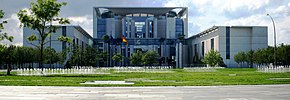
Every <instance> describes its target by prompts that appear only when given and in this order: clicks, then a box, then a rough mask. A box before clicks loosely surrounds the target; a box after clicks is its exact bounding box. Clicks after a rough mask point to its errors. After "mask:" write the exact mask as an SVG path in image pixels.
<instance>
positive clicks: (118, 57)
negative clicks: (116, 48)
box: [112, 53, 124, 62]
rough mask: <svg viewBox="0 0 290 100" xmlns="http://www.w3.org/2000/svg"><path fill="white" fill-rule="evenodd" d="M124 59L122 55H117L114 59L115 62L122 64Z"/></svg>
mask: <svg viewBox="0 0 290 100" xmlns="http://www.w3.org/2000/svg"><path fill="white" fill-rule="evenodd" d="M123 58H124V56H122V55H121V53H116V54H115V55H114V56H113V57H112V59H113V60H114V61H115V62H122V59H123Z"/></svg>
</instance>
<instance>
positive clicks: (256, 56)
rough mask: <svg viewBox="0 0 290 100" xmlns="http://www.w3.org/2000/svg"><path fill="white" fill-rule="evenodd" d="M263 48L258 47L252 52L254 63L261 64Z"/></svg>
mask: <svg viewBox="0 0 290 100" xmlns="http://www.w3.org/2000/svg"><path fill="white" fill-rule="evenodd" d="M263 59H264V58H263V50H262V49H258V50H257V51H255V52H254V54H253V62H254V63H256V64H259V65H261V64H263Z"/></svg>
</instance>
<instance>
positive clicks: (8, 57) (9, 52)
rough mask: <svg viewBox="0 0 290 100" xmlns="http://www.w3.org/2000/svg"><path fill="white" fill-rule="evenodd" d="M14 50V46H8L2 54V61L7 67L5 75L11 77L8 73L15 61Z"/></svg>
mask: <svg viewBox="0 0 290 100" xmlns="http://www.w3.org/2000/svg"><path fill="white" fill-rule="evenodd" d="M14 50H15V46H13V45H10V46H9V47H7V48H6V49H4V52H3V57H4V59H3V60H4V62H5V64H6V67H7V75H11V74H10V72H11V70H12V63H13V61H14V59H15V52H13V51H14Z"/></svg>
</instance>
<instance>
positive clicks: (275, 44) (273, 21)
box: [267, 14, 277, 65]
mask: <svg viewBox="0 0 290 100" xmlns="http://www.w3.org/2000/svg"><path fill="white" fill-rule="evenodd" d="M267 16H269V17H270V18H271V20H272V22H273V27H274V65H276V64H277V62H276V28H275V22H274V20H273V18H272V16H270V14H267Z"/></svg>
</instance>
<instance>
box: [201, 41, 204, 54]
mask: <svg viewBox="0 0 290 100" xmlns="http://www.w3.org/2000/svg"><path fill="white" fill-rule="evenodd" d="M201 54H202V56H204V42H201Z"/></svg>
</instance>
